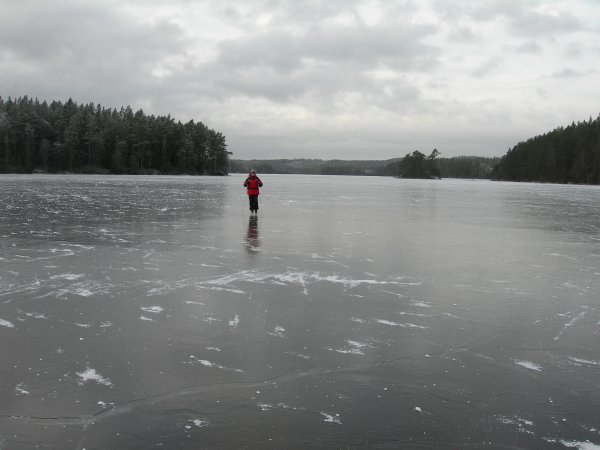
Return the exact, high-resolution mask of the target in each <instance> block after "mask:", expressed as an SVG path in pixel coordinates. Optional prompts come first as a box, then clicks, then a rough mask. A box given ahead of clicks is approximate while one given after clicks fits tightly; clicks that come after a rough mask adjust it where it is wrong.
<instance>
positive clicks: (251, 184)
mask: <svg viewBox="0 0 600 450" xmlns="http://www.w3.org/2000/svg"><path fill="white" fill-rule="evenodd" d="M262 185H263V183H262V181H260V178H258V177H256V176H255V177H248V178H246V181H244V186H245V187H247V188H248V189H247V191H246V192H247V193H248V195H258V188H259V187H262Z"/></svg>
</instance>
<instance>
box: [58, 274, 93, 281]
mask: <svg viewBox="0 0 600 450" xmlns="http://www.w3.org/2000/svg"><path fill="white" fill-rule="evenodd" d="M84 276H85V275H84V274H82V273H80V274H75V273H63V274H61V275H52V276H51V277H50V279H51V280H68V281H75V280H79V279H80V278H83V277H84Z"/></svg>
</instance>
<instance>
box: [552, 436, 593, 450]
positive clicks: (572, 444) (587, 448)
mask: <svg viewBox="0 0 600 450" xmlns="http://www.w3.org/2000/svg"><path fill="white" fill-rule="evenodd" d="M545 441H546V442H550V443H553V444H554V443H559V444H562V445H564V446H565V447H568V448H576V449H577V450H600V445H598V444H594V443H592V442H590V441H585V442H581V441H566V440H564V439H560V440H558V439H549V438H545Z"/></svg>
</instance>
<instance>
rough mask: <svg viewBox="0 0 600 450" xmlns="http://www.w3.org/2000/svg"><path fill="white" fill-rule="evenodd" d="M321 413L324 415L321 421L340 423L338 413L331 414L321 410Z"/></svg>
mask: <svg viewBox="0 0 600 450" xmlns="http://www.w3.org/2000/svg"><path fill="white" fill-rule="evenodd" d="M321 415H322V416H323V417H324V419H323V422H329V423H337V424H338V425H341V424H342V421H341V420H340V415H339V414H335V415H332V414H327V413H326V412H323V411H321Z"/></svg>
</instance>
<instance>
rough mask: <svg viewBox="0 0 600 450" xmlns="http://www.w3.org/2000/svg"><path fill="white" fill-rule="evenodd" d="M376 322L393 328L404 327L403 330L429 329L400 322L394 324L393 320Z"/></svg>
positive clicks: (378, 320)
mask: <svg viewBox="0 0 600 450" xmlns="http://www.w3.org/2000/svg"><path fill="white" fill-rule="evenodd" d="M375 322H377V323H381V324H383V325H390V326H393V327H402V328H421V329H426V328H427V327H424V326H422V325H417V324H414V323H408V322H406V323H400V322H393V321H391V320H385V319H377V320H375Z"/></svg>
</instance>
